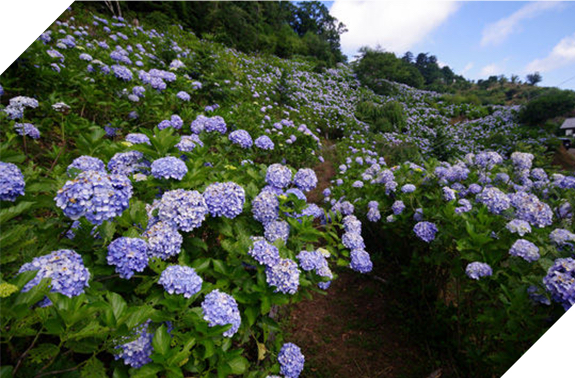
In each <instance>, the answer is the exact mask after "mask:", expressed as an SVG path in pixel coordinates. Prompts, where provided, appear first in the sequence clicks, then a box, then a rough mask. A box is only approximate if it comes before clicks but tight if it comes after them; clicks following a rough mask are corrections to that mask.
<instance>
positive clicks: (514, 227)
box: [505, 219, 531, 236]
mask: <svg viewBox="0 0 575 378" xmlns="http://www.w3.org/2000/svg"><path fill="white" fill-rule="evenodd" d="M505 228H507V229H508V230H509V232H511V233H513V234H518V235H519V236H523V235H525V234H528V233H530V232H531V226H530V225H529V223H528V222H526V221H524V220H521V219H513V220H511V221H510V222H509V223H507V225H506V226H505Z"/></svg>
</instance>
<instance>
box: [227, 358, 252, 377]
mask: <svg viewBox="0 0 575 378" xmlns="http://www.w3.org/2000/svg"><path fill="white" fill-rule="evenodd" d="M228 365H229V366H230V368H231V370H232V374H243V373H244V372H245V371H246V370H247V368H248V366H249V363H248V360H246V359H245V358H244V357H242V356H237V357H235V358H233V359H231V360H230V361H228Z"/></svg>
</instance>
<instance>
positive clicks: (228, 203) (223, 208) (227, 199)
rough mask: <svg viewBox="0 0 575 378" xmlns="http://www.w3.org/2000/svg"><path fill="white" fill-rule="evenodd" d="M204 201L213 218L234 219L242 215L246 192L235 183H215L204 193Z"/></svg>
mask: <svg viewBox="0 0 575 378" xmlns="http://www.w3.org/2000/svg"><path fill="white" fill-rule="evenodd" d="M203 196H204V200H205V201H206V205H207V207H208V210H209V212H210V215H211V216H212V217H222V216H223V217H226V218H230V219H233V218H235V217H236V216H238V215H240V214H241V213H242V210H243V208H244V202H245V200H246V192H245V191H244V189H243V188H242V187H241V186H239V185H238V184H236V183H235V182H231V181H230V182H215V183H213V184H210V185H209V186H208V187H207V188H206V190H205V191H204V194H203Z"/></svg>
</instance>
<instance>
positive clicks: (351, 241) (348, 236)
mask: <svg viewBox="0 0 575 378" xmlns="http://www.w3.org/2000/svg"><path fill="white" fill-rule="evenodd" d="M341 242H342V244H343V245H344V246H345V247H346V248H348V249H351V250H353V249H364V248H365V242H364V241H363V238H362V237H361V235H360V234H358V233H356V232H346V233H345V234H343V236H342V238H341Z"/></svg>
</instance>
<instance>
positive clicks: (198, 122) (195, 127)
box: [190, 114, 209, 134]
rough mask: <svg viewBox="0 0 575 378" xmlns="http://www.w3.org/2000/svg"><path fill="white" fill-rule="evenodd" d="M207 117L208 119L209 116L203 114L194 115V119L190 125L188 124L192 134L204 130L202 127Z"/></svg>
mask: <svg viewBox="0 0 575 378" xmlns="http://www.w3.org/2000/svg"><path fill="white" fill-rule="evenodd" d="M208 119H209V118H208V117H206V116H205V115H203V114H200V115H198V116H197V117H196V119H195V120H194V121H192V124H191V126H190V129H191V131H192V133H194V134H199V133H201V132H202V131H204V127H205V124H206V121H207V120H208Z"/></svg>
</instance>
